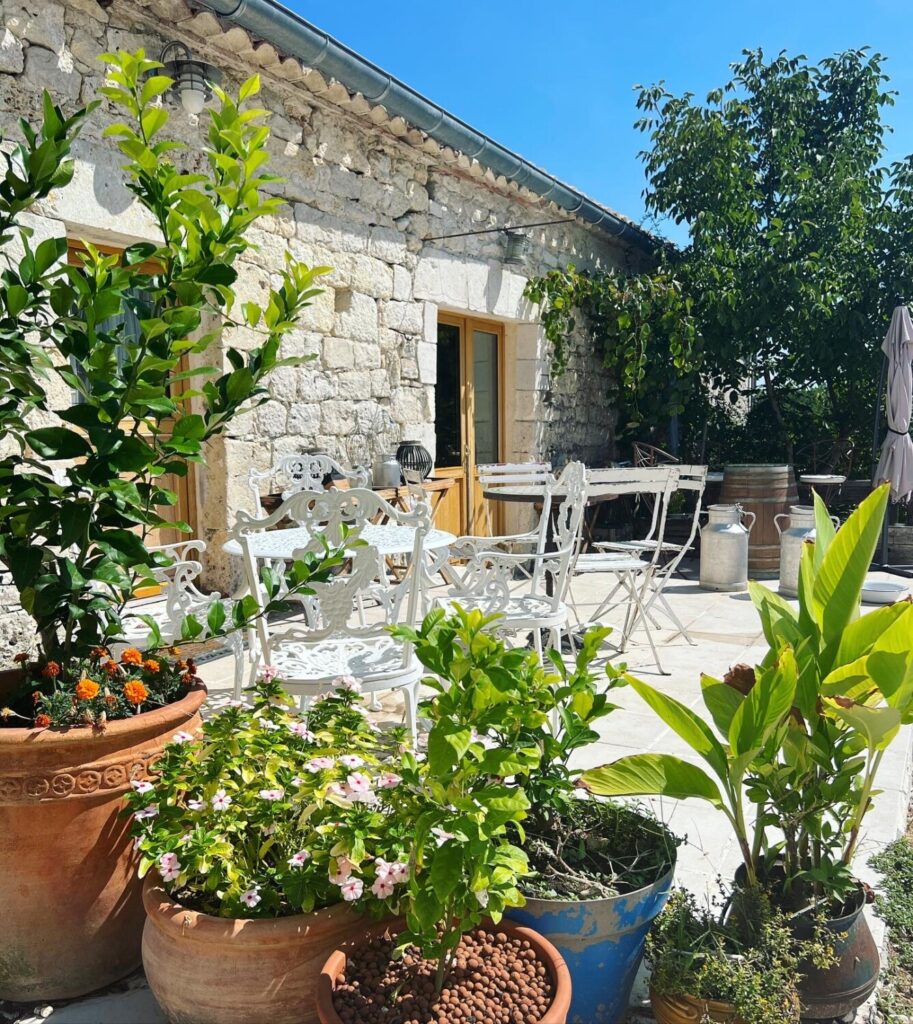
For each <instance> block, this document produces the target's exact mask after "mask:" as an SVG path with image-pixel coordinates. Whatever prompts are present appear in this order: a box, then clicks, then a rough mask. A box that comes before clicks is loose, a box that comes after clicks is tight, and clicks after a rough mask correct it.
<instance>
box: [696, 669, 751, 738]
mask: <svg viewBox="0 0 913 1024" xmlns="http://www.w3.org/2000/svg"><path fill="white" fill-rule="evenodd" d="M701 695H702V696H703V698H704V705H705V706H706V708H707V710H708V711H709V712H710V717H711V718H712V719H713V724H714V725H715V726H716V727H717V729H719V731H720V732H721V733H722V734H723V735H724V736H728V735H729V726H730V725H731V723H732V717H733V715H734V714H735V713H736V711H738V710H739V707H740V706H741V704H742V701H743V700H744V699H745V698H744V697H743V696H742V694H741V693H739V691H738V690H736V689H735V688H734V687H732V686H727V685H726V683H724V682H721V681H720V680H719V679H714V678H713V676H707V675H702V676H701Z"/></svg>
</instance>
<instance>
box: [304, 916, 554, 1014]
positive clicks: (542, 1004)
mask: <svg viewBox="0 0 913 1024" xmlns="http://www.w3.org/2000/svg"><path fill="white" fill-rule="evenodd" d="M396 951H397V943H396V941H395V940H394V939H393V938H391V937H390V936H389V935H385V936H383V937H382V938H376V939H373V940H371V941H370V942H368V943H366V944H364V945H363V946H361V947H360V948H358V949H357V950H356V951H355V952H354V953H352V954H351V955H350V956H348V957H347V956H346V954H345V953H343V952H342V951H337V952H335V953H334V954H333V955H332V956H331V957H330V959H329V960H328V961H327V964H326V966H325V967H324V969H323V972H322V974H321V976H320V980H319V982H318V988H317V1010H318V1015H319V1018H320V1021H321V1022H322V1024H442V1022H445V1021H446V1022H447V1024H451V1022H460V1024H564V1022H565V1021H566V1020H567V1012H568V1007H569V1006H570V995H571V983H570V974H569V973H568V969H567V967H566V965H565V963H564V961H563V960H562V958H561V956H560V955H559V953H558V951H557V950H556V949H555V947H554V946H553V945H552V944H551V943H550V942H549V941H548V940H547V939H544V938H543V937H542V936H541V935H539V934H538V933H537V932H534V931H532V929H529V928H521V927H519V926H518V925H515V924H512V923H510V922H507V921H502V922H501V923H500V924H498V925H492V924H490V923H489V924H488V926H487V927H483V928H480V929H478V930H477V931H474V932H470V933H467V934H465V935H463V936H462V937H461V938H460V943H459V945H458V946H457V947H456V950H455V953H454V956H453V959H452V961H451V966H450V970H449V972H448V973H447V975H446V976H445V977H444V982H443V985H442V986H441V988H440V991H438V990H437V988H436V975H437V971H438V964H437V962H436V961H434V960H430V959H427V958H425V957H423V956H422V954H421V952H420V951H419V950H418V949H417V948H416V947H414V946H408V947H406V949H405V950H404V951H403V955H402V956H401V957H399V958H396V957H395V954H396Z"/></svg>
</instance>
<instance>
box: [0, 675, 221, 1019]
mask: <svg viewBox="0 0 913 1024" xmlns="http://www.w3.org/2000/svg"><path fill="white" fill-rule="evenodd" d="M205 697H206V688H205V687H204V686H196V687H194V688H193V689H192V690H191V691H190V692H189V693H188V694H187V696H185V697H183V698H182V699H181V700H179V701H177V702H176V703H174V704H169V705H168V706H167V707H164V708H157V709H156V710H154V711H147V712H145V713H144V714H140V715H136V716H134V717H132V718H127V719H122V720H120V721H116V722H110V723H108V726H107V727H106V728H105V730H104V731H103V732H102V731H99V730H95V729H91V728H89V727H79V728H68V729H8V728H3V729H0V907H2V922H3V923H2V927H0V999H10V1000H14V1001H23V1002H24V1001H30V1002H37V1001H47V1000H53V999H69V998H73V997H74V996H80V995H84V994H85V993H86V992H91V991H93V990H94V989H97V988H101V987H102V986H104V985H108V984H110V983H111V982H113V981H116V980H117V979H118V978H122V977H123V976H124V975H125V974H129V972H130V971H132V970H133V969H134V968H135V967H137V966H138V965H139V962H140V936H141V934H142V928H143V903H142V896H141V885H140V881H139V879H138V878H137V877H136V869H137V865H138V857H137V855H136V854H135V853H134V851H133V844H132V841H131V839H130V836H129V829H130V821H129V819H128V818H127V817H122V816H120V813H119V812H120V811H121V810H122V809H123V806H124V805H123V800H122V798H123V795H124V793H125V792H126V791H127V789H128V788H129V784H130V781H131V779H143V778H146V777H147V776H148V775H149V773H150V768H151V766H152V763H153V762H154V761H155V760H156V758H157V757H158V755H159V754H160V752H161V750H162V748H163V747H164V746H165V744H166V743H167V741H168V740H169V739H170V737H171V736H172V735H173V734H174V733H175V732H177V731H178V730H181V729H184V730H188V731H190V732H193V731H195V730H196V729H198V728H199V726H200V715H199V709H200V705H201V704H202V703H203V701H204V699H205Z"/></svg>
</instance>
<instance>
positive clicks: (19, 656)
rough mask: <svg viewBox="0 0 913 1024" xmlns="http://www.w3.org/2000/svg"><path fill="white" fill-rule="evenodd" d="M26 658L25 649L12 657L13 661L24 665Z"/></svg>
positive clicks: (27, 657)
mask: <svg viewBox="0 0 913 1024" xmlns="http://www.w3.org/2000/svg"><path fill="white" fill-rule="evenodd" d="M28 660H29V656H28V654H27V653H26V652H25V651H20V652H19V653H18V654H17V655H16V657H15V658H13V661H15V662H16V663H17V664H18V665H24V664H25V663H26V662H27V661H28Z"/></svg>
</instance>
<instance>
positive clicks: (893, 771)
mask: <svg viewBox="0 0 913 1024" xmlns="http://www.w3.org/2000/svg"><path fill="white" fill-rule="evenodd" d="M875 575H876V576H880V575H881V574H875ZM884 578H886V579H896V577H887V576H885V577H884ZM768 585H770V586H772V587H773V588H776V582H773V583H771V584H768ZM604 588H605V583H604V581H603V580H601V579H600V578H599V577H597V576H584V577H581V578H579V579H578V580H577V581H576V582H575V585H574V593H575V595H576V598H577V602H578V605H579V606H580V610H581V613H582V614H584V615H586V614H588V613H589V612H591V611H592V610H593V609H594V608H595V607H596V605H597V603H598V601H599V600H600V598H601V596H602V594H603V593H604ZM667 593H668V594H669V598H670V603H671V605H672V607H673V608H674V610H675V612H676V614H677V615H678V616H679V618H680V619H681V621H682V623H683V624H684V625H685V627H686V628H687V630H688V631H689V633H690V635H691V637H692V639H693V640H694V644H693V645H691V644H689V643H688V642H687V641H686V640H685V639H684V638H683V637H681V636H678V637H673V636H672V631H671V629H670V630H666V631H661V632H660V633H659V634H658V637H659V640H660V641H661V649H660V654H661V658H662V660H663V662H664V668H665V669H666V671H667V672H668V673H669V674H668V675H665V676H663V675H660V674H659V673H658V672H657V671H656V668H655V666H654V664H653V661H652V657H651V655H650V650H649V648H648V646H647V645H646V643H645V642H644V638H643V634H642V633H641V634H635V638H634V643H633V644H632V645H631V647H630V648H629V650H628V651H627V652H626V654H625V655H623V656H616V657H613V660H619V661H621V660H623V661H625V662H626V663H627V664H628V666H629V668H631V669H632V670H633V671H635V672H636V673H637V674H638V675H641V676H642V677H643V678H644V679H646V680H648V681H649V682H651V683H652V684H654V685H657V686H659V687H660V688H661V689H663V690H665V691H667V692H668V693H671V694H674V695H675V696H676V697H677V698H678V699H679V700H681V701H683V702H684V703H686V704H688V705H690V706H693V707H697V708H702V707H703V704H702V702H701V697H700V675H701V673H702V672H707V673H709V674H711V675H716V676H720V675H722V674H723V673H724V672H725V671H726V670H727V669H728V668H729V666H730V665H733V664H735V663H736V662H748V663H751V664H753V663H756V662H757V661H759V660H760V659H761V658H762V657H763V655H764V652H765V650H766V647H765V644H764V641H763V637H762V635H761V630H760V624H759V621H758V617H757V615H756V613H755V611H754V606H753V605H752V603H751V601H750V600H749V598H748V595H747V594H719V593H710V592H707V591H703V590H701V589H700V588H699V587H698V586H697V583H696V581H695V580H694V579H693V578H692V574H691V573H690V572H689V573H686V574H685V578H683V579H676V580H675V581H673V582H672V583H671V584H670V586H669V588H668V590H667ZM608 621H609V622H611V617H610V618H609V620H608ZM661 624H662V623H661ZM201 675H202V676H203V678H204V679H205V680H206V682H207V683H208V685H209V687H210V691H211V697H210V704H211V705H212V706H214V707H215V706H218V705H220V704H223V703H224V702H225V701H227V700H228V699H229V696H230V687H231V664H230V662H229V661H228V659H225V658H222V659H219V660H218V661H213V662H210V663H208V664H205V665H204V666H202V668H201ZM616 693H617V699H616V700H615V702H616V703H618V704H619V705H621V707H620V709H619V710H618V711H616V712H614V713H613V714H611V715H610V716H608V717H607V718H606V719H604V720H603V722H602V723H600V728H599V732H600V741H599V742H598V743H595V744H593V745H592V746H591V747H590V748H588V749H587V750H586V751H585V752H584V753H583V756H581V758H580V761H579V766H580V767H589V766H592V765H597V764H602V763H605V762H607V761H611V760H613V759H615V758H617V757H619V756H621V755H623V754H626V753H632V752H634V751H644V750H664V751H667V752H670V753H675V754H679V755H680V756H682V757H685V758H688V759H689V760H690V759H692V755H691V753H690V751H689V750H688V748H687V747H686V746H685V744H684V743H683V742H682V741H681V740H679V739H678V737H677V736H675V735H674V734H672V733H671V732H670V731H669V730H668V729H666V728H664V727H663V725H662V724H661V723H660V722H659V721H658V720H657V719H656V718H654V717H653V716H652V715H650V714H649V713H648V710H647V708H646V706H645V705H644V704H643V702H642V701H641V700H640V698H639V697H638V696H637V694H636V693H634V692H633V691H630V690H621V691H616ZM400 707H401V705H400V704H399V703H398V698H397V697H395V696H391V697H389V698H387V699H385V700H384V702H383V710H382V711H381V713H380V715H381V717H382V718H387V717H390V716H391V715H394V714H398V713H399V711H400ZM911 738H913V733H911V730H910V729H905V730H904V732H903V734H902V735H901V737H900V738H899V739H898V740H897V742H895V744H894V745H893V747H892V748H891V750H890V752H889V754H888V755H887V757H886V758H885V761H884V764H883V768H882V774H881V779H880V782H881V788H882V790H883V792H882V793H881V795H880V796H879V797H878V799H877V803H876V805H875V807H874V809H873V810H872V811H871V812H870V813H869V815H868V817H867V819H866V823H867V825H866V833H865V837H864V840H863V842H862V844H861V847H860V852H859V857H858V860H857V869H858V872H859V874H860V875H861V876H862V877H863V878H867V879H869V880H871V881H873V882H874V881H875V879H874V878H873V877H872V872H871V870H870V869H869V868H868V867H867V861H868V859H869V857H870V856H871V855H872V853H874V852H875V851H876V850H878V849H879V848H881V847H882V846H884V845H885V844H886V843H889V842H891V841H892V840H893V839H895V838H896V837H897V836H898V835H900V834H901V832H902V831H903V828H904V825H905V822H906V815H907V806H908V803H909V798H910V780H911ZM656 810H657V811H658V813H659V814H660V815H661V816H662V817H663V819H664V820H665V821H666V822H667V823H668V824H669V826H670V827H671V828H672V829H673V830H674V831H675V832H676V833H678V834H679V835H681V836H683V837H686V842H685V844H684V845H683V846H682V847H681V849H680V851H679V862H678V870H677V874H676V881H677V883H678V884H680V885H684V886H687V887H688V888H690V889H692V890H693V891H695V892H696V893H699V894H703V893H708V894H711V893H715V892H716V889H717V882H716V880H717V878H718V877H722V878H724V879H728V878H731V876H732V873H733V870H734V868H735V866H736V865H737V863H738V854H737V851H736V850H735V848H734V844H733V841H732V838H731V836H730V834H729V830H728V826H727V823H726V820H725V819H724V818H723V816H722V814H720V813H719V812H718V811H715V810H714V809H713V808H711V807H709V806H708V805H705V804H703V803H702V802H700V801H668V800H667V801H659V802H657V803H656ZM871 923H872V926H873V931H875V933H876V938H878V939H879V941H880V938H881V935H882V929H881V928H880V922H879V921H878V920H877V918H874V917H873V918H872V922H871ZM640 995H642V992H639V993H637V996H638V998H639V997H640ZM42 1019H48V1020H50V1021H51V1022H52V1024H161V1022H163V1021H164V1020H165V1018H164V1016H163V1015H162V1013H161V1011H160V1010H159V1008H158V1006H157V1004H156V1003H155V1000H154V999H153V997H152V995H151V993H150V992H149V990H148V988H147V987H146V986H145V982H144V979H143V978H142V974H141V972H140V973H138V974H137V975H134V976H133V977H132V978H130V979H127V981H126V982H123V983H121V984H120V985H118V986H115V987H114V988H113V989H112V990H110V991H108V992H106V993H104V994H101V995H98V996H95V997H89V998H86V999H81V1000H77V1001H74V1002H71V1003H69V1004H67V1005H61V1006H59V1007H31V1006H30V1007H21V1008H13V1007H7V1008H3V1007H2V1004H0V1021H4V1020H6V1021H17V1022H19V1024H26V1022H28V1024H32V1022H37V1021H38V1020H42Z"/></svg>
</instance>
